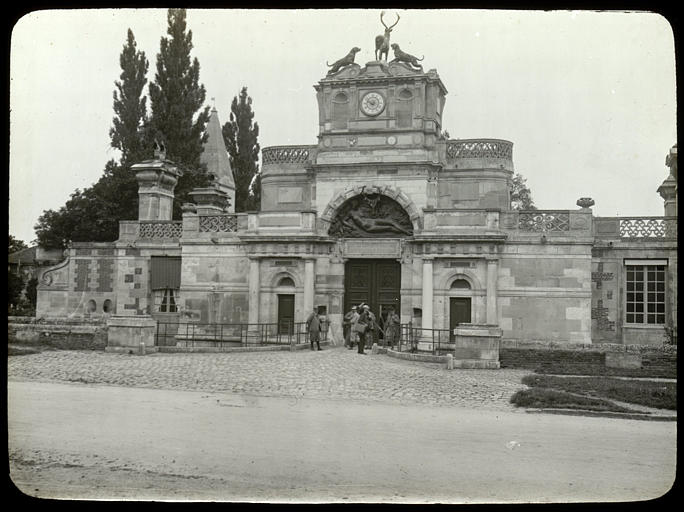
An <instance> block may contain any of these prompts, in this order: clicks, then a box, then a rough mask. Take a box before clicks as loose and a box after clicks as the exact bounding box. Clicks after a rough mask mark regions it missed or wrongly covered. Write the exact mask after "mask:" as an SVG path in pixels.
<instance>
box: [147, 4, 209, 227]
mask: <svg viewBox="0 0 684 512" xmlns="http://www.w3.org/2000/svg"><path fill="white" fill-rule="evenodd" d="M167 19H168V28H167V34H168V37H162V38H161V42H160V47H159V53H158V54H157V73H156V75H155V81H154V82H152V83H150V86H149V93H150V94H149V95H150V106H151V109H152V117H151V120H150V131H151V135H152V137H154V138H156V139H159V140H161V141H163V142H164V144H165V146H166V155H167V158H168V159H169V160H173V161H174V163H176V165H178V167H179V168H180V169H181V170H182V171H183V176H182V177H181V178H180V179H179V181H178V184H177V185H176V191H175V193H176V200H175V201H174V217H175V218H180V217H181V204H182V203H183V202H184V200H185V199H186V197H187V194H188V192H190V191H191V190H192V189H193V188H195V187H204V186H207V185H208V184H209V183H210V179H209V176H208V175H207V173H206V169H205V168H204V167H203V166H202V165H201V164H200V156H201V154H202V146H203V144H204V142H206V140H207V135H206V133H205V128H206V125H207V122H208V121H209V107H208V106H207V107H204V108H202V105H203V104H204V100H205V98H206V91H205V89H204V85H202V84H200V83H199V71H200V65H199V61H198V60H197V58H194V59H192V60H191V58H190V52H191V50H192V48H193V45H192V30H186V29H187V24H186V21H185V19H186V12H185V9H169V11H168V14H167Z"/></svg>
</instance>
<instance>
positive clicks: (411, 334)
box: [397, 322, 454, 355]
mask: <svg viewBox="0 0 684 512" xmlns="http://www.w3.org/2000/svg"><path fill="white" fill-rule="evenodd" d="M453 347H454V341H453V335H452V334H451V333H450V332H449V329H425V328H422V327H414V326H413V324H412V323H411V322H409V323H408V324H401V334H400V336H399V344H398V345H397V350H399V352H430V353H431V354H433V355H440V354H442V353H444V352H447V351H449V350H452V349H453Z"/></svg>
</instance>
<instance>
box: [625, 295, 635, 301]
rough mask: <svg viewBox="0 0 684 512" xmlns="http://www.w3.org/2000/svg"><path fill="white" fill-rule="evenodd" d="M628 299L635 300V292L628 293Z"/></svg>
mask: <svg viewBox="0 0 684 512" xmlns="http://www.w3.org/2000/svg"><path fill="white" fill-rule="evenodd" d="M627 301H628V302H632V301H634V294H633V293H628V294H627Z"/></svg>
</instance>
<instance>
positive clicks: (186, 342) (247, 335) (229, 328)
mask: <svg viewBox="0 0 684 512" xmlns="http://www.w3.org/2000/svg"><path fill="white" fill-rule="evenodd" d="M328 327H329V323H328V322H327V321H323V322H321V334H320V341H327V339H328ZM207 342H209V343H212V344H214V345H215V346H217V347H219V348H224V347H226V346H229V347H230V346H243V345H291V344H293V343H294V344H301V343H308V342H309V332H308V329H307V327H306V323H305V322H281V323H280V324H278V323H259V324H249V323H237V324H232V323H230V324H217V323H196V322H188V323H181V322H176V323H162V322H159V323H157V331H156V335H155V346H178V345H179V344H180V346H182V347H197V346H201V345H200V344H204V343H207Z"/></svg>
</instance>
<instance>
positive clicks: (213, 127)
mask: <svg viewBox="0 0 684 512" xmlns="http://www.w3.org/2000/svg"><path fill="white" fill-rule="evenodd" d="M207 134H208V136H209V137H208V139H207V142H205V143H204V149H203V151H202V156H201V157H200V162H202V163H203V164H206V166H207V171H208V172H210V173H211V174H213V175H214V176H216V179H217V181H218V182H219V183H221V184H222V185H226V186H228V187H231V188H235V180H234V179H233V170H232V169H231V167H230V157H229V156H228V151H227V150H226V144H225V142H224V141H223V130H222V129H221V123H220V121H219V117H218V111H217V110H216V108H213V109H212V110H211V115H210V117H209V122H208V123H207Z"/></svg>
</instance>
